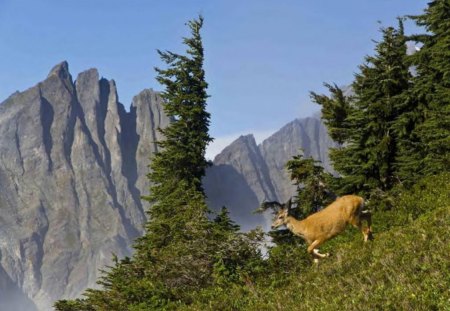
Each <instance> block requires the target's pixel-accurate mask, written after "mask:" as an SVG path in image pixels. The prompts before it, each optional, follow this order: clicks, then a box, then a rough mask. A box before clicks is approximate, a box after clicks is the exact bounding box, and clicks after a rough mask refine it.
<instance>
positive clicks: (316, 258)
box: [308, 240, 330, 263]
mask: <svg viewBox="0 0 450 311" xmlns="http://www.w3.org/2000/svg"><path fill="white" fill-rule="evenodd" d="M322 243H323V241H321V240H315V241H314V242H312V243H311V245H309V246H308V253H309V254H311V255H312V256H313V258H314V262H315V263H318V262H319V258H325V257H329V256H330V254H329V253H326V254H321V253H320V252H319V250H318V249H317V247H319V245H320V244H322Z"/></svg>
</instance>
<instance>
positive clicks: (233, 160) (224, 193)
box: [204, 135, 276, 230]
mask: <svg viewBox="0 0 450 311" xmlns="http://www.w3.org/2000/svg"><path fill="white" fill-rule="evenodd" d="M204 187H205V192H206V196H207V198H208V205H209V207H210V208H212V209H213V210H218V209H220V208H221V207H222V206H226V207H227V208H228V209H229V211H230V216H231V218H232V219H234V220H237V222H238V223H239V224H240V225H241V228H242V230H249V229H252V228H254V227H255V226H257V225H263V224H264V223H265V221H264V219H263V218H262V216H258V215H255V214H253V213H252V212H253V211H254V210H255V209H256V208H257V207H258V206H259V202H261V201H262V200H264V199H267V200H273V199H275V198H276V196H275V191H274V186H273V185H272V182H271V180H270V177H269V169H268V168H267V166H266V163H265V161H264V160H263V159H262V157H261V153H260V152H259V149H258V146H257V145H256V142H255V138H254V137H253V135H247V136H241V137H239V138H238V139H237V140H236V141H234V142H233V143H232V144H231V145H229V146H228V147H226V148H225V149H224V150H223V151H222V152H221V153H220V154H219V155H217V156H216V158H215V160H214V165H213V166H212V167H210V168H209V169H208V170H207V174H206V177H205V179H204Z"/></svg>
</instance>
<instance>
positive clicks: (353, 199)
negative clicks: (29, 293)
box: [304, 195, 364, 240]
mask: <svg viewBox="0 0 450 311" xmlns="http://www.w3.org/2000/svg"><path fill="white" fill-rule="evenodd" d="M363 203H364V199H363V198H361V197H359V196H356V195H346V196H342V197H340V198H338V199H337V200H336V201H334V202H333V203H331V204H330V205H328V206H327V207H326V208H324V209H323V210H321V211H319V212H317V213H314V214H312V215H310V216H309V217H307V218H306V219H305V220H304V222H305V224H306V225H307V227H308V238H309V240H316V239H319V238H320V239H322V238H325V239H329V238H332V237H333V236H335V235H337V234H339V233H340V232H342V231H343V230H344V229H345V227H346V226H347V224H348V223H349V222H350V221H351V220H352V219H353V217H354V216H355V215H357V214H359V213H360V210H361V208H362V206H363Z"/></svg>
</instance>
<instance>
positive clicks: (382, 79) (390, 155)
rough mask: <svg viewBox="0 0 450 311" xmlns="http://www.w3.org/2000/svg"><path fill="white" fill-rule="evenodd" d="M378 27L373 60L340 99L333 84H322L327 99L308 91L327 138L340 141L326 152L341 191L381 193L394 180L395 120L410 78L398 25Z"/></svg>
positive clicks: (340, 93)
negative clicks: (319, 112) (379, 38)
mask: <svg viewBox="0 0 450 311" xmlns="http://www.w3.org/2000/svg"><path fill="white" fill-rule="evenodd" d="M399 24H400V26H399V28H398V29H395V28H393V27H388V28H385V29H382V34H383V39H382V41H381V42H379V43H377V45H376V48H375V51H376V53H375V55H374V56H367V57H366V58H365V63H364V64H363V65H361V66H360V67H359V69H360V72H359V73H358V74H356V76H355V81H354V82H353V84H352V89H353V92H354V95H353V96H351V97H346V96H344V94H343V91H342V90H341V89H340V88H338V87H337V86H335V85H334V86H332V85H326V86H327V87H328V89H329V90H330V93H331V97H328V96H325V95H318V94H316V93H314V92H312V93H311V97H312V99H313V100H314V101H315V102H316V103H318V104H319V105H321V106H322V118H323V119H324V121H325V124H326V125H327V127H328V131H329V133H330V136H331V137H332V138H333V139H335V140H337V141H338V142H339V143H341V144H342V145H341V147H339V148H335V149H333V150H332V151H331V154H330V157H331V159H332V161H333V165H334V168H335V170H336V171H337V172H339V173H340V174H342V179H341V186H340V187H341V189H340V192H341V193H353V192H361V191H363V192H368V191H371V190H374V189H380V190H382V191H385V190H387V189H390V188H391V187H392V186H393V184H394V183H395V182H396V180H397V178H396V175H395V159H396V154H397V136H396V132H395V130H394V127H395V122H396V120H397V119H398V117H399V115H400V114H401V111H402V109H403V108H404V101H405V98H404V94H405V91H406V90H408V89H409V87H410V80H411V74H410V72H409V67H408V64H407V61H406V45H405V43H406V38H405V35H404V32H403V24H402V22H401V21H399Z"/></svg>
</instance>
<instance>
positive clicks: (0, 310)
mask: <svg viewBox="0 0 450 311" xmlns="http://www.w3.org/2000/svg"><path fill="white" fill-rule="evenodd" d="M13 310H14V311H37V310H38V309H37V308H36V305H35V304H34V303H33V301H31V299H29V298H28V297H27V296H26V295H25V294H24V293H23V292H22V291H21V290H20V288H18V287H17V285H16V284H14V282H13V281H12V280H11V278H10V277H9V275H8V274H7V273H6V272H5V270H4V269H3V267H2V266H0V311H13Z"/></svg>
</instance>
